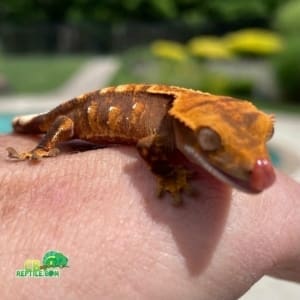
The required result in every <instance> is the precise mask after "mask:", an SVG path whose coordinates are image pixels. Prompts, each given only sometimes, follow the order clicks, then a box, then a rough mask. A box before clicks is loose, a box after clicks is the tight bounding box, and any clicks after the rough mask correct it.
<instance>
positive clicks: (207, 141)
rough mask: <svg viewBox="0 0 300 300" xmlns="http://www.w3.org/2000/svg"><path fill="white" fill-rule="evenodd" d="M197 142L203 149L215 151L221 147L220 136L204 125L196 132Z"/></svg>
mask: <svg viewBox="0 0 300 300" xmlns="http://www.w3.org/2000/svg"><path fill="white" fill-rule="evenodd" d="M198 143H199V145H200V146H201V148H202V149H203V150H204V151H215V150H218V149H219V148H220V147H221V138H220V136H219V135H218V134H217V133H216V132H215V131H214V130H212V129H210V128H207V127H205V128H201V129H200V130H199V132H198Z"/></svg>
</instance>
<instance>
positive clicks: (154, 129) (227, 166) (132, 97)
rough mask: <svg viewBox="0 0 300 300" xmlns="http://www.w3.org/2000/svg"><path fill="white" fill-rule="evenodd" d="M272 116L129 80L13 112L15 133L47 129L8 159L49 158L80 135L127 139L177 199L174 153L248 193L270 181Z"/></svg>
mask: <svg viewBox="0 0 300 300" xmlns="http://www.w3.org/2000/svg"><path fill="white" fill-rule="evenodd" d="M273 122H274V120H273V118H272V116H269V115H267V114H265V113H263V112H261V111H259V110H258V109H257V108H256V107H255V106H254V105H252V104H251V103H250V102H247V101H241V100H238V99H234V98H231V97H225V96H216V95H212V94H208V93H203V92H200V91H194V90H190V89H185V88H180V87H174V86H166V85H146V84H128V85H120V86H117V87H108V88H104V89H101V90H97V91H94V92H90V93H87V94H84V95H81V96H79V97H77V98H74V99H72V100H70V101H67V102H65V103H63V104H61V105H59V106H58V107H56V108H54V109H53V110H51V111H50V112H48V113H44V114H40V115H36V116H23V117H17V118H15V119H14V121H13V127H14V130H15V131H16V132H18V133H28V134H40V133H46V134H45V136H44V137H43V138H42V140H41V141H40V143H39V144H38V145H37V146H36V147H35V148H34V149H33V150H31V151H29V152H24V153H18V152H17V151H16V150H14V149H13V148H8V149H7V150H8V153H9V156H10V157H11V158H15V159H20V160H24V159H34V160H38V159H40V158H42V157H47V156H55V155H57V154H58V153H59V151H58V149H57V146H58V144H59V143H61V142H63V141H67V140H71V139H75V138H76V139H78V138H79V139H82V140H86V141H89V142H93V143H99V144H101V145H108V144H132V145H135V146H136V147H137V149H138V151H139V153H140V155H141V156H142V158H143V159H144V160H145V161H146V162H147V163H148V164H149V166H150V168H151V170H152V172H153V173H154V174H155V175H156V176H157V179H158V183H159V195H161V194H163V193H164V192H165V191H166V192H169V193H171V195H172V196H173V199H174V201H175V202H176V203H178V202H180V193H181V191H183V190H184V189H186V188H187V184H188V183H187V181H188V174H189V171H188V170H187V169H186V168H185V167H183V166H178V165H176V164H174V163H173V162H172V161H173V158H174V157H175V156H176V153H177V154H178V152H180V153H181V154H183V155H184V156H185V157H186V158H187V159H188V160H190V161H191V162H192V163H195V164H197V165H200V166H202V167H204V168H205V169H207V170H208V171H209V172H210V173H212V174H213V175H214V176H215V177H217V178H219V179H220V180H222V181H224V182H226V183H229V184H231V185H233V186H234V187H237V188H239V189H242V190H244V191H246V192H249V193H257V192H261V191H263V190H264V189H265V188H267V187H269V186H270V185H271V184H272V183H273V182H274V180H275V175H274V171H273V168H272V166H271V163H270V161H269V156H268V152H267V149H266V142H267V141H268V140H269V139H270V138H271V136H272V133H273Z"/></svg>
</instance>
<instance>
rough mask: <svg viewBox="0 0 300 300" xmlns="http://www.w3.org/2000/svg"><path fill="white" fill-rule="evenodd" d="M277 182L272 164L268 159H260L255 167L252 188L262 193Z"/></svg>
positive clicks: (251, 180) (251, 179)
mask: <svg viewBox="0 0 300 300" xmlns="http://www.w3.org/2000/svg"><path fill="white" fill-rule="evenodd" d="M274 181H275V173H274V169H273V166H272V164H271V162H270V161H269V160H268V159H265V158H264V159H258V160H257V161H256V163H255V165H254V167H253V170H252V174H251V177H250V186H251V187H252V188H253V189H255V190H257V191H262V190H264V189H266V188H267V187H269V186H270V185H271V184H272V183H273V182H274Z"/></svg>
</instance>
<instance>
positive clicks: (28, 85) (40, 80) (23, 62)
mask: <svg viewBox="0 0 300 300" xmlns="http://www.w3.org/2000/svg"><path fill="white" fill-rule="evenodd" d="M86 60H87V57H85V56H72V55H66V56H63V55H25V56H15V55H8V56H7V55H2V56H0V73H2V74H3V75H4V76H5V78H6V79H7V81H8V82H9V84H10V87H11V90H12V92H15V93H39V92H46V91H50V90H52V89H55V88H57V87H59V86H60V85H61V84H63V83H64V82H65V81H66V80H67V79H68V78H69V77H70V76H71V75H72V74H73V73H74V72H75V71H76V70H78V68H79V67H80V66H81V65H82V63H83V62H85V61H86Z"/></svg>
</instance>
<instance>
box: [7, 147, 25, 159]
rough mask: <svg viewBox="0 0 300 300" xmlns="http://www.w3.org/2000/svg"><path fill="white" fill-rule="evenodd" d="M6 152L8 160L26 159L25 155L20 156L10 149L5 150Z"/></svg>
mask: <svg viewBox="0 0 300 300" xmlns="http://www.w3.org/2000/svg"><path fill="white" fill-rule="evenodd" d="M6 151H7V152H8V157H9V158H14V159H18V160H25V159H26V157H25V155H22V154H20V153H18V152H17V151H16V150H15V149H14V148H12V147H8V148H6Z"/></svg>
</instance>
